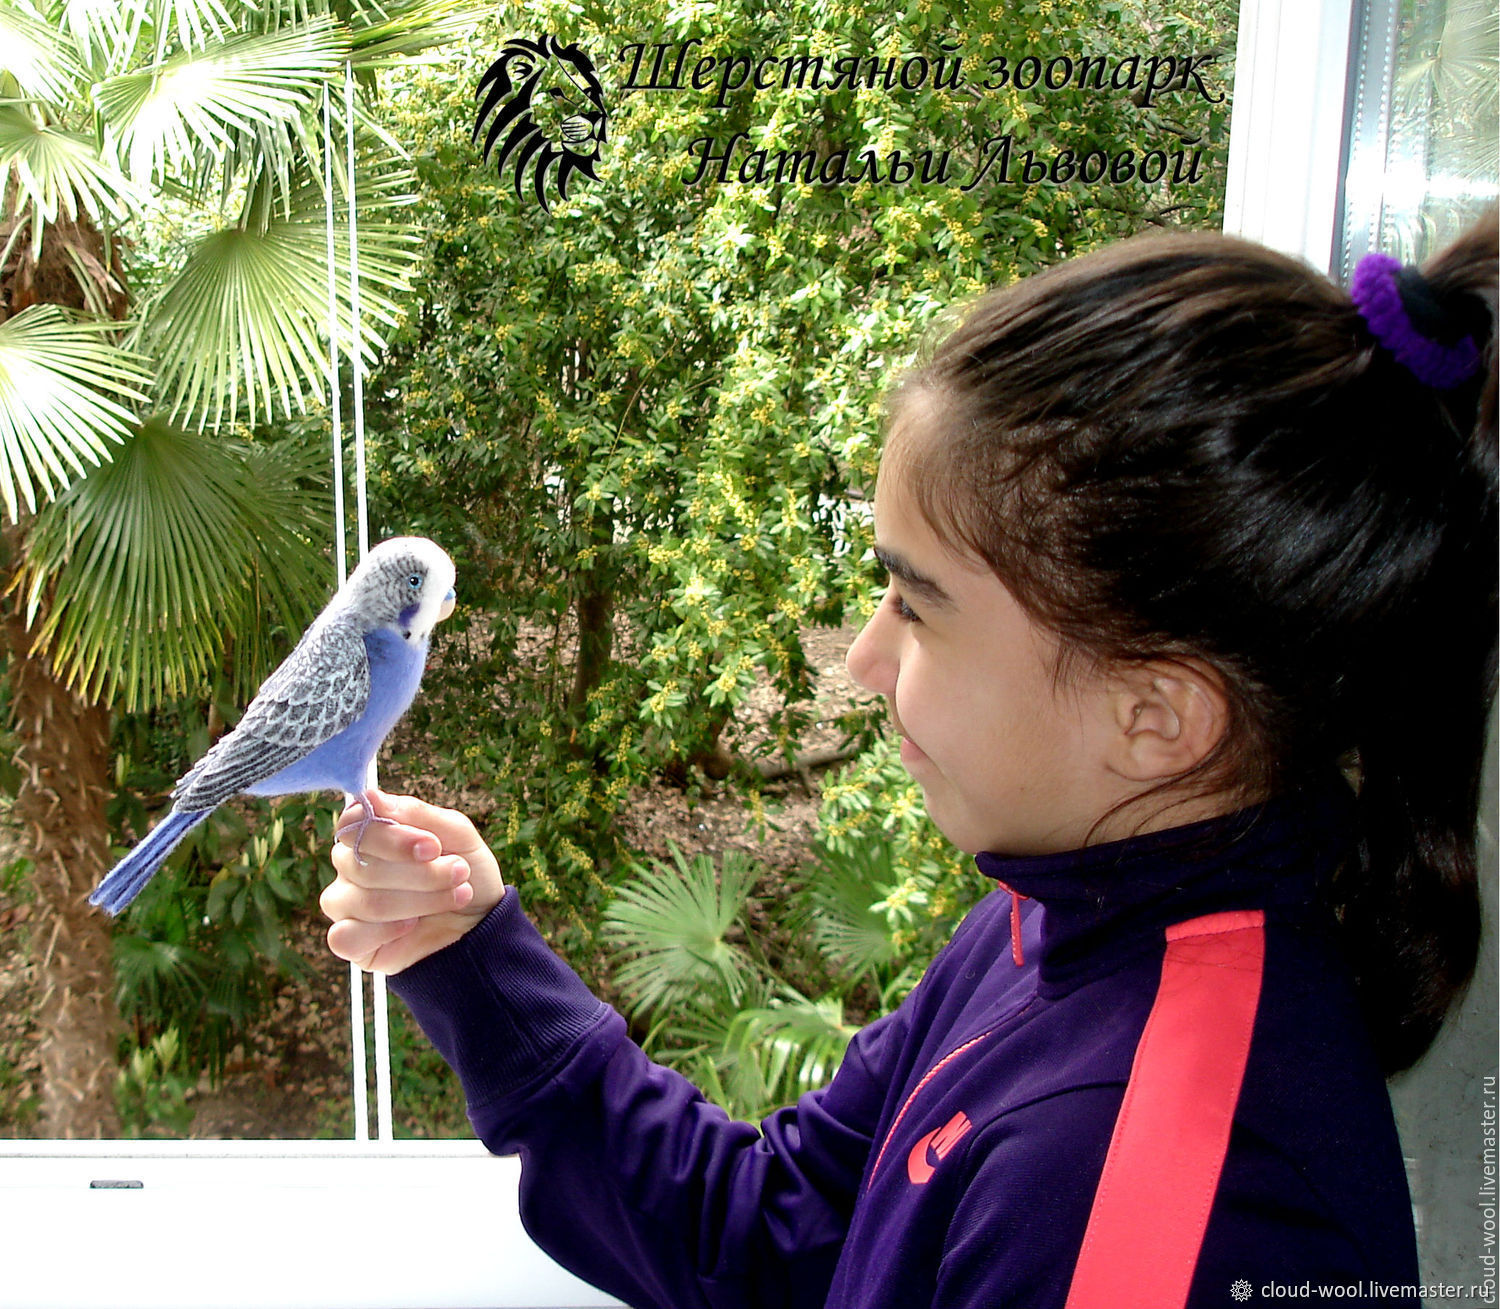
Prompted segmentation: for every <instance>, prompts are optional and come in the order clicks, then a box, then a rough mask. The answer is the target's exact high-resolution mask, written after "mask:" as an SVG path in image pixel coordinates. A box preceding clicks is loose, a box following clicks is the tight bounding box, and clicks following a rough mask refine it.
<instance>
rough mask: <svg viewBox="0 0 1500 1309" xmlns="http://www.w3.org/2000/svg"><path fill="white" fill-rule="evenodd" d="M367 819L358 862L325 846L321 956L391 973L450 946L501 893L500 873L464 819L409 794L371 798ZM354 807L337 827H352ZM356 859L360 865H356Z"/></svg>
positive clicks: (346, 850)
mask: <svg viewBox="0 0 1500 1309" xmlns="http://www.w3.org/2000/svg"><path fill="white" fill-rule="evenodd" d="M371 795H372V796H373V798H374V800H375V814H376V816H377V817H379V818H386V819H390V820H391V821H390V822H384V823H371V824H370V825H369V826H368V827H367V828H366V829H365V835H364V839H363V840H362V841H361V842H360V847H359V859H356V857H355V854H354V851H353V849H352V848H351V847H350V846H348V845H345V844H344V843H343V842H342V841H340V842H338V843H337V844H335V845H334V847H333V866H334V868H335V870H336V871H337V872H338V876H337V877H336V878H335V879H334V880H333V881H332V882H330V883H329V884H328V886H326V887H325V888H324V890H323V895H322V898H321V900H320V901H319V903H320V904H321V906H322V909H323V912H324V913H325V914H326V915H327V916H328V917H329V918H331V919H332V920H333V926H332V927H330V928H329V929H328V948H329V949H330V950H332V951H333V953H334V954H336V955H338V956H339V958H341V959H348V960H351V961H352V962H354V963H356V964H358V965H359V966H360V967H361V968H364V969H367V970H369V971H370V972H378V973H399V972H400V971H401V970H402V969H403V968H407V967H409V966H410V965H412V964H414V963H416V962H417V960H418V959H425V958H426V957H427V956H428V955H430V954H432V953H433V952H434V951H436V950H441V949H442V948H443V947H444V946H445V945H452V944H453V942H454V941H456V940H458V938H459V937H461V936H462V935H463V934H464V933H465V932H467V931H468V930H469V929H470V928H471V927H473V926H474V925H475V924H476V923H478V922H479V920H480V919H481V918H483V917H484V916H485V914H487V913H489V911H490V910H491V909H493V908H494V907H495V905H496V904H497V903H498V902H499V900H500V897H501V896H502V895H504V894H505V884H504V883H503V882H502V881H501V880H500V866H499V864H497V863H496V862H495V856H494V855H493V854H491V853H490V851H489V849H488V848H487V847H486V846H485V844H484V842H483V841H481V840H480V839H479V833H478V832H477V831H475V830H474V824H473V823H471V822H470V821H469V820H468V819H467V818H466V817H465V816H464V815H463V814H461V813H458V812H457V811H456V810H453V809H438V808H436V807H435V806H433V805H430V804H425V803H423V802H422V801H421V800H417V799H415V798H413V797H412V796H409V795H386V794H384V793H383V792H381V791H373V792H371ZM362 816H363V809H362V807H361V806H360V805H359V804H358V803H355V804H353V805H351V806H350V807H349V808H348V809H346V810H345V811H344V813H343V814H342V815H341V816H340V817H339V820H338V823H337V827H344V826H346V825H350V824H354V825H357V824H358V820H359V819H360V818H361V817H362ZM360 859H363V861H364V862H363V863H361V862H360Z"/></svg>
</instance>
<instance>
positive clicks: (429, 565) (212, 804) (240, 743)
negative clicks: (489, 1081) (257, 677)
mask: <svg viewBox="0 0 1500 1309" xmlns="http://www.w3.org/2000/svg"><path fill="white" fill-rule="evenodd" d="M453 584H454V570H453V561H452V560H451V559H450V558H449V557H448V555H447V553H446V552H445V551H444V550H443V549H442V548H441V547H440V546H438V545H435V544H434V543H433V542H431V541H429V540H427V539H426V538H425V537H420V536H399V537H395V538H393V539H392V540H389V541H383V542H382V543H381V544H380V545H378V546H376V547H375V548H374V549H373V550H371V551H370V552H369V553H368V554H367V555H366V556H365V557H364V559H363V560H362V561H361V562H360V565H359V567H358V568H356V569H355V570H354V572H353V573H351V574H350V575H349V580H348V581H346V582H345V583H344V585H343V586H341V587H340V588H339V590H338V593H337V594H336V595H335V596H334V597H333V599H332V600H330V601H329V603H328V606H327V608H325V609H324V610H323V612H322V613H320V614H319V615H318V616H317V618H315V619H314V620H313V622H312V625H311V626H310V627H309V628H308V629H307V631H306V632H304V633H303V635H302V639H301V640H300V641H299V642H298V643H297V646H296V649H294V650H293V651H292V652H291V654H289V655H288V656H287V657H286V659H284V660H283V661H282V663H281V666H280V667H279V668H277V669H276V671H275V672H274V673H272V674H271V676H270V677H268V678H267V679H266V680H265V683H264V684H263V685H262V686H261V688H260V690H259V691H258V692H257V693H256V696H255V698H254V699H253V700H252V701H251V702H250V706H249V708H248V709H246V710H245V714H244V717H242V718H241V719H240V721H239V724H238V726H236V727H235V729H234V730H233V731H232V732H229V733H227V734H226V735H224V736H223V737H221V738H220V739H219V741H218V742H217V743H216V744H215V745H214V747H213V748H212V749H211V750H209V752H208V753H207V754H205V755H204V756H203V758H201V759H200V760H198V762H197V763H196V764H194V765H193V766H192V767H191V768H190V769H188V771H187V772H186V773H185V774H183V776H182V778H181V780H180V781H179V782H178V783H177V785H176V786H175V787H174V788H173V790H172V799H173V805H172V810H171V812H170V813H169V814H168V815H167V816H166V817H165V818H164V819H162V821H161V822H159V823H158V824H157V825H156V826H155V827H154V828H152V830H151V832H150V834H149V835H148V836H147V837H146V838H145V840H143V841H141V842H140V843H139V844H138V845H137V846H136V847H135V849H134V850H132V851H131V852H130V853H129V854H128V855H126V856H125V858H123V859H122V860H120V862H119V863H118V864H116V865H115V867H114V868H113V869H111V871H110V872H109V874H108V875H107V876H106V877H105V878H104V880H103V881H102V882H100V883H99V885H98V886H97V887H95V888H94V893H93V895H91V896H90V897H89V903H91V904H95V905H99V906H101V907H102V908H104V909H105V910H107V911H108V912H109V913H111V914H117V913H119V912H120V911H121V910H122V909H124V908H125V906H126V905H128V904H129V903H130V902H131V901H132V900H134V899H135V897H136V896H137V895H139V894H140V891H141V888H142V887H143V886H145V885H146V883H147V882H149V881H150V880H151V875H152V874H153V873H155V872H156V870H157V869H158V868H159V867H160V866H161V863H162V860H164V859H165V858H166V857H167V855H168V854H170V853H171V851H172V849H173V847H175V846H176V845H177V843H178V842H179V841H181V840H182V838H183V837H184V836H185V835H186V834H187V833H188V831H189V830H190V829H191V828H193V827H194V826H196V825H197V824H198V823H201V822H202V821H203V820H204V819H205V818H207V817H208V815H209V814H210V813H212V812H213V811H214V810H215V809H216V808H218V806H219V805H221V804H223V803H224V801H226V800H228V799H229V798H230V797H231V796H234V795H238V794H240V793H241V792H245V793H248V794H250V795H288V794H290V793H292V792H294V791H322V790H339V791H343V792H345V793H346V794H348V795H353V796H357V797H359V798H360V799H361V801H362V802H363V804H364V818H363V819H362V820H361V821H360V822H359V824H358V825H357V826H358V836H356V838H355V842H354V848H355V852H356V853H358V850H359V842H360V840H361V839H362V838H363V837H364V833H365V829H366V828H367V827H368V826H369V824H370V823H371V821H378V822H386V821H389V820H387V819H376V818H375V814H374V809H373V807H372V805H371V803H370V799H369V796H368V793H367V791H366V787H367V785H368V778H369V771H370V763H371V761H372V760H373V759H374V758H375V752H376V751H377V750H378V749H379V748H380V743H381V742H382V741H383V740H384V739H385V736H386V733H387V732H389V731H390V730H391V728H392V727H394V726H395V725H396V722H397V720H398V719H399V718H400V717H401V715H402V714H404V713H405V712H406V709H407V706H408V705H410V704H411V702H412V698H413V697H414V696H415V695H416V693H417V686H418V684H419V683H420V682H421V680H422V670H423V668H424V667H425V665H426V662H427V643H428V640H429V638H430V637H431V635H432V629H433V628H434V627H436V626H437V624H438V623H439V622H441V621H442V620H443V619H444V618H446V617H447V616H448V615H449V614H450V613H452V612H453V604H454V591H453ZM345 830H347V829H345Z"/></svg>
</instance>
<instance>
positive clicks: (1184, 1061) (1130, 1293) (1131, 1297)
mask: <svg viewBox="0 0 1500 1309" xmlns="http://www.w3.org/2000/svg"><path fill="white" fill-rule="evenodd" d="M1166 936H1167V948H1166V953H1165V955H1164V956H1163V959H1162V970H1161V985H1160V987H1159V988H1158V989H1157V993H1156V999H1155V1001H1154V1002H1153V1003H1152V1006H1151V1015H1150V1017H1149V1018H1148V1019H1147V1020H1146V1026H1145V1028H1144V1030H1143V1031H1142V1032H1141V1040H1140V1044H1139V1045H1137V1047H1136V1051H1135V1061H1134V1063H1133V1064H1132V1065H1131V1069H1130V1082H1129V1084H1128V1085H1127V1086H1126V1088H1125V1099H1124V1101H1123V1102H1122V1103H1121V1105H1120V1116H1119V1117H1118V1118H1117V1119H1116V1120H1115V1129H1114V1134H1113V1136H1112V1137H1111V1138H1110V1143H1109V1153H1108V1155H1107V1156H1106V1157H1105V1161H1104V1171H1103V1172H1102V1173H1101V1174H1100V1177H1099V1186H1098V1189H1097V1190H1096V1191H1095V1192H1094V1206H1093V1209H1092V1210H1091V1211H1090V1213H1089V1222H1088V1228H1087V1229H1086V1231H1085V1233H1084V1238H1083V1246H1082V1248H1081V1249H1080V1251H1079V1255H1078V1263H1077V1265H1076V1266H1075V1267H1074V1269H1073V1281H1072V1285H1071V1286H1070V1287H1069V1290H1068V1302H1067V1309H1180V1306H1182V1305H1184V1304H1186V1303H1187V1298H1188V1291H1189V1288H1190V1287H1191V1286H1192V1282H1193V1270H1194V1269H1195V1268H1196V1266H1197V1263H1198V1254H1199V1251H1200V1250H1201V1249H1202V1247H1203V1234H1204V1232H1205V1231H1206V1230H1207V1227H1208V1216H1209V1212H1210V1211H1211V1209H1212V1208H1213V1199H1214V1192H1215V1191H1216V1190H1217V1189H1218V1185H1219V1174H1220V1172H1221V1171H1222V1170H1223V1167H1224V1156H1225V1153H1226V1152H1227V1150H1228V1148H1229V1130H1230V1126H1231V1124H1232V1123H1233V1120H1234V1108H1235V1104H1236V1102H1237V1101H1238V1100H1239V1095H1240V1084H1241V1082H1242V1081H1243V1080H1244V1075H1245V1063H1246V1060H1247V1059H1248V1058H1249V1054H1250V1036H1251V1032H1252V1031H1253V1029H1254V1027H1255V1011H1256V1006H1257V1005H1258V1003H1259V1001H1260V988H1261V977H1262V974H1263V972H1264V967H1265V948H1266V938H1265V914H1264V913H1262V912H1261V911H1259V910H1233V911H1230V912H1227V913H1217V914H1207V915H1205V916H1203V917H1202V918H1194V919H1190V920H1189V921H1187V922H1183V923H1178V924H1176V925H1175V926H1173V927H1169V928H1168V929H1167V933H1166Z"/></svg>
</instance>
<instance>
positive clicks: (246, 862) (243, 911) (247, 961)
mask: <svg viewBox="0 0 1500 1309" xmlns="http://www.w3.org/2000/svg"><path fill="white" fill-rule="evenodd" d="M257 808H263V807H262V806H257ZM273 813H274V815H275V816H274V817H273V818H271V820H270V821H269V823H265V821H264V817H263V815H262V814H257V817H256V821H257V826H258V828H260V830H256V831H254V832H251V831H250V830H249V828H248V827H247V824H246V822H245V820H244V818H243V816H242V815H241V814H240V813H238V812H237V811H236V810H235V809H233V808H229V809H221V810H220V811H218V813H216V814H215V815H214V816H213V817H212V818H210V819H209V820H208V821H207V822H206V823H204V824H203V825H202V826H201V827H199V828H197V829H196V830H195V831H194V832H193V833H192V834H190V835H189V837H188V838H187V839H186V840H184V842H183V843H182V845H181V846H179V847H178V849H177V850H176V851H174V852H173V854H172V855H171V857H170V858H169V859H168V861H167V863H166V864H165V865H164V866H163V868H162V869H161V871H160V872H158V873H157V875H156V876H155V877H154V878H153V879H152V881H151V882H150V883H149V884H148V885H147V887H146V889H145V890H144V891H143V892H142V893H141V895H140V897H139V899H138V900H137V901H136V904H135V905H134V906H133V907H132V909H131V912H130V914H129V915H128V916H127V917H126V918H124V919H122V921H121V922H120V924H119V925H118V926H117V928H116V932H115V939H114V945H115V998H116V1003H117V1004H118V1006H119V1010H120V1013H121V1015H122V1016H123V1017H124V1018H125V1019H126V1021H127V1022H129V1023H130V1024H131V1025H132V1026H133V1028H134V1031H135V1033H136V1040H137V1042H138V1043H145V1042H146V1041H148V1040H149V1039H150V1038H151V1037H152V1036H153V1035H158V1034H160V1033H161V1032H163V1031H165V1030H172V1031H175V1032H178V1033H180V1037H179V1040H180V1042H181V1045H182V1048H183V1052H184V1056H185V1057H186V1058H188V1059H190V1060H191V1061H192V1063H193V1065H194V1066H195V1067H201V1068H203V1069H205V1070H206V1071H207V1072H208V1073H209V1074H210V1076H212V1077H215V1078H216V1077H218V1075H219V1074H220V1073H221V1072H222V1070H223V1067H224V1061H225V1058H226V1056H227V1055H228V1053H229V1051H230V1050H231V1049H233V1047H234V1046H235V1044H236V1043H237V1041H238V1040H240V1039H241V1037H242V1035H243V1033H244V1031H245V1028H246V1027H247V1026H248V1025H249V1024H250V1023H251V1022H252V1021H254V1020H255V1019H256V1018H257V1017H258V1016H259V1015H260V1014H261V1013H263V1012H264V1009H265V1005H266V1002H267V1001H268V1000H269V998H270V996H271V979H272V977H273V976H274V975H276V974H286V973H295V972H301V971H303V970H305V968H306V964H305V962H304V961H303V959H302V957H301V956H300V955H299V954H298V953H297V952H296V951H295V950H293V949H292V948H291V947H290V946H288V945H287V944H286V926H287V922H288V920H289V918H290V916H291V914H292V912H293V911H294V910H295V909H297V908H299V907H301V906H305V905H307V904H308V903H309V902H310V901H312V900H313V899H314V898H315V897H316V893H317V890H318V886H319V874H320V872H321V869H322V867H323V865H324V862H325V859H326V854H325V852H326V850H327V849H328V847H329V845H330V844H331V842H332V839H333V831H332V829H333V815H332V813H331V811H330V810H329V806H328V805H327V804H326V803H325V804H319V803H318V802H317V800H316V798H312V799H302V798H292V799H288V800H283V801H278V802H276V803H275V805H274V807H273ZM263 823H264V826H263V827H261V826H260V825H261V824H263Z"/></svg>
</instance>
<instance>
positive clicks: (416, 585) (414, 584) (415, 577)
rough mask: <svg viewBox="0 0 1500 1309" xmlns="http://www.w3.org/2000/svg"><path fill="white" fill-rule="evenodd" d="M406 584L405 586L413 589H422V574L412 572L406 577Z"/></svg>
mask: <svg viewBox="0 0 1500 1309" xmlns="http://www.w3.org/2000/svg"><path fill="white" fill-rule="evenodd" d="M406 584H407V586H409V587H411V589H412V590H413V591H420V590H421V589H422V574H421V573H413V574H412V575H411V576H410V577H408V578H407V579H406Z"/></svg>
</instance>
